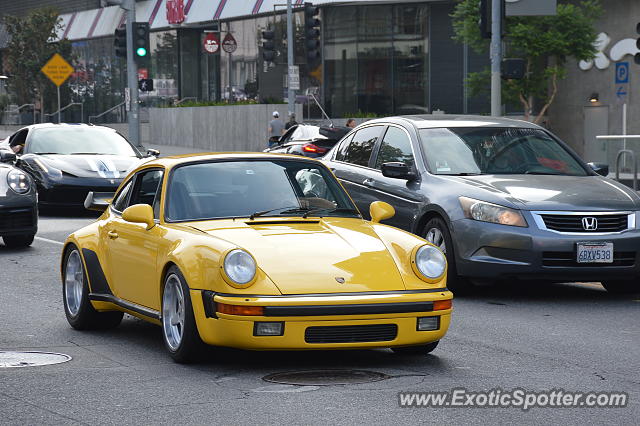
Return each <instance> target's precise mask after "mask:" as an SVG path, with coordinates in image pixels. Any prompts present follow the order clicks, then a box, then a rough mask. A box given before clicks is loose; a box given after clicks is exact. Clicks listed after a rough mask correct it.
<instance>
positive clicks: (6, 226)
mask: <svg viewBox="0 0 640 426" xmlns="http://www.w3.org/2000/svg"><path fill="white" fill-rule="evenodd" d="M34 219H35V218H34V215H33V209H20V210H17V209H16V210H0V230H2V231H13V230H15V229H19V228H27V227H30V226H33V225H34Z"/></svg>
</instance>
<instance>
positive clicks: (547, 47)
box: [451, 0, 602, 123]
mask: <svg viewBox="0 0 640 426" xmlns="http://www.w3.org/2000/svg"><path fill="white" fill-rule="evenodd" d="M560 1H563V0H560ZM479 3H480V2H479V1H478V0H461V1H460V2H459V3H458V4H457V5H456V8H455V10H454V12H453V14H452V15H451V17H452V18H453V29H454V32H455V35H454V39H455V40H457V41H459V42H463V43H467V44H468V45H469V46H470V47H471V48H473V49H474V50H476V51H477V52H488V46H489V40H488V39H483V38H482V36H481V34H480V28H479V25H478V22H479V16H480V9H479ZM574 3H575V2H574ZM601 14H602V8H601V6H600V0H582V1H580V2H578V3H577V4H570V3H567V2H566V1H565V2H562V3H559V4H558V8H557V14H556V15H554V16H526V17H525V16H522V17H515V16H514V17H507V18H506V25H505V26H506V28H505V29H504V34H505V36H504V41H505V45H506V49H505V51H504V57H511V58H523V59H524V60H525V63H526V74H525V77H524V78H523V79H522V80H507V81H505V83H504V84H503V85H502V88H503V89H502V96H503V98H504V100H505V101H506V102H513V103H518V102H519V103H520V104H522V107H523V110H524V115H525V118H526V119H527V120H531V118H532V116H533V115H534V113H535V112H537V116H536V117H535V118H534V119H533V121H534V122H535V123H539V122H540V121H542V117H543V116H544V115H545V113H546V112H547V110H548V108H549V106H550V105H551V104H552V103H553V101H554V99H555V97H556V95H557V93H558V81H559V80H561V79H563V78H565V77H566V68H565V63H566V60H567V58H568V57H574V58H576V59H578V60H588V59H592V58H593V57H594V56H595V53H596V49H595V48H594V46H593V44H594V43H595V41H596V37H597V33H596V30H595V28H594V24H595V21H596V20H597V19H598V17H599V16H600V15H601ZM490 75H491V73H490V70H485V71H481V72H478V73H471V74H470V75H469V78H468V83H469V87H470V90H471V93H472V94H473V95H478V94H480V93H483V92H485V93H486V92H488V90H489V87H490V84H489V81H490Z"/></svg>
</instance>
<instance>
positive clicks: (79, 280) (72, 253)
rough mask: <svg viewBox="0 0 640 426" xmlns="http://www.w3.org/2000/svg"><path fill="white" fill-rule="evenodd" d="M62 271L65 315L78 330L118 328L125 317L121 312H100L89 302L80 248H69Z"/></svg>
mask: <svg viewBox="0 0 640 426" xmlns="http://www.w3.org/2000/svg"><path fill="white" fill-rule="evenodd" d="M63 268H64V269H63V271H62V300H63V302H64V313H65V315H66V317H67V321H68V322H69V324H70V325H71V327H73V328H75V329H76V330H95V329H108V328H114V327H117V326H118V325H119V324H120V322H121V321H122V316H123V315H124V314H123V313H122V312H119V311H110V312H98V311H96V310H95V308H94V307H93V306H92V305H91V302H90V301H89V285H88V284H87V275H86V274H85V271H84V266H83V265H82V259H81V257H80V252H79V251H78V248H77V247H76V246H74V245H71V246H69V248H67V250H66V252H65V257H64V262H63Z"/></svg>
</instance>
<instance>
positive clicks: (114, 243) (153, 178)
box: [106, 168, 164, 310]
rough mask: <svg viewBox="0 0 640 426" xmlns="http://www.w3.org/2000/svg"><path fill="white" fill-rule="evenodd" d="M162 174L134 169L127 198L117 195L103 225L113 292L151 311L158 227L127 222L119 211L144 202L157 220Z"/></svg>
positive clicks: (155, 302) (156, 300)
mask: <svg viewBox="0 0 640 426" xmlns="http://www.w3.org/2000/svg"><path fill="white" fill-rule="evenodd" d="M163 175H164V171H163V170H161V169H155V168H154V169H144V170H142V171H140V172H138V174H137V175H136V176H135V177H134V179H133V180H132V182H131V190H130V194H128V196H127V198H125V199H123V200H121V199H120V197H118V198H117V199H116V201H115V202H114V203H113V205H112V212H113V213H114V214H113V216H112V219H111V221H110V222H109V223H108V224H107V225H106V234H107V236H106V241H107V247H108V256H109V270H110V272H111V274H110V275H111V280H112V282H111V283H110V284H111V286H112V291H113V293H114V294H115V295H116V297H119V298H120V299H123V300H126V301H129V302H132V303H135V304H137V305H141V306H145V307H147V308H151V309H155V310H160V292H159V291H158V288H159V287H158V286H159V283H158V282H156V276H157V274H156V260H157V253H158V247H159V244H160V239H161V237H162V229H161V228H160V226H158V225H156V226H154V227H153V228H151V229H149V230H147V229H146V225H145V224H142V223H132V222H127V221H125V220H124V219H122V211H124V210H125V209H126V208H127V207H129V206H133V205H135V204H148V205H150V206H152V207H153V210H154V217H155V219H156V223H157V221H158V219H159V211H160V198H161V188H162V178H163ZM121 192H122V191H121Z"/></svg>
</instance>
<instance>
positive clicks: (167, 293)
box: [162, 266, 204, 363]
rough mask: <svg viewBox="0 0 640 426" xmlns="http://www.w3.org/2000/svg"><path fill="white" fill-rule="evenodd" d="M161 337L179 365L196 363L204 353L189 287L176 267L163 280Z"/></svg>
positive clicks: (170, 269)
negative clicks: (198, 357)
mask: <svg viewBox="0 0 640 426" xmlns="http://www.w3.org/2000/svg"><path fill="white" fill-rule="evenodd" d="M162 337H163V340H164V344H165V347H166V348H167V350H168V351H169V354H170V355H171V358H173V360H174V361H176V362H179V363H189V362H193V361H195V360H196V358H197V356H198V355H199V354H200V353H201V352H202V350H203V349H204V343H203V342H202V339H200V334H199V333H198V328H197V326H196V321H195V318H194V315H193V306H192V305H191V297H190V296H189V287H188V286H187V283H186V280H185V279H184V276H183V275H182V273H181V272H180V270H179V269H178V268H177V267H175V266H172V267H171V268H169V270H168V271H167V275H166V277H165V279H164V288H163V292H162Z"/></svg>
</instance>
